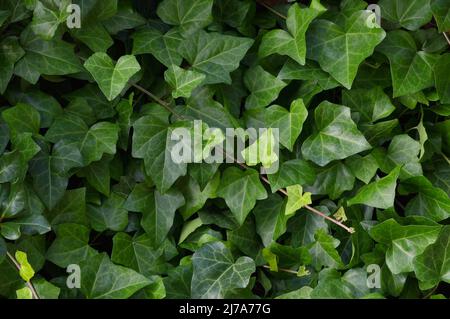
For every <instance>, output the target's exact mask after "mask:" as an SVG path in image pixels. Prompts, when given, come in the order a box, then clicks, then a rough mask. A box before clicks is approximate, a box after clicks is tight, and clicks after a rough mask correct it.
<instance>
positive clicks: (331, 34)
mask: <svg viewBox="0 0 450 319" xmlns="http://www.w3.org/2000/svg"><path fill="white" fill-rule="evenodd" d="M373 16H374V13H373V12H369V11H358V12H355V13H354V14H352V15H351V16H350V17H348V18H346V19H344V20H343V21H340V22H339V23H338V24H336V23H333V22H331V21H328V20H321V19H319V20H316V21H314V22H313V23H312V24H311V27H310V28H309V30H308V33H307V40H306V42H307V43H309V46H308V57H309V58H311V59H312V60H315V61H317V62H319V64H320V66H321V67H322V69H323V70H325V71H326V72H328V73H330V74H331V75H332V76H333V77H334V78H335V79H336V80H337V81H338V82H339V83H341V84H342V85H343V86H345V87H346V88H347V89H350V88H351V87H352V84H353V80H354V79H355V77H356V73H357V72H358V67H359V65H360V64H361V63H362V62H363V61H364V60H365V59H366V58H367V57H369V56H370V55H372V53H373V51H374V49H375V47H376V46H377V45H378V44H380V43H381V41H382V40H383V39H384V37H385V36H386V33H385V32H384V30H383V29H381V27H380V26H378V25H376V24H372V25H371V24H370V23H368V21H371V20H373Z"/></svg>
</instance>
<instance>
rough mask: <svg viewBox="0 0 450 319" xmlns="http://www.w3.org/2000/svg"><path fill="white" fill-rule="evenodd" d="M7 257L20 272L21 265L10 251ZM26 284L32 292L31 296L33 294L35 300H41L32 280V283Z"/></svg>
mask: <svg viewBox="0 0 450 319" xmlns="http://www.w3.org/2000/svg"><path fill="white" fill-rule="evenodd" d="M6 255H7V256H8V258H9V259H10V260H11V262H12V263H13V264H14V266H15V267H16V268H17V270H18V271H20V268H21V266H20V265H19V263H18V262H17V260H16V258H14V256H13V255H11V254H10V253H9V251H8V252H6ZM26 284H27V286H28V288H29V289H30V290H31V294H32V296H33V299H39V296H38V294H37V292H36V289H34V286H33V284H32V283H31V280H30V281H27V282H26Z"/></svg>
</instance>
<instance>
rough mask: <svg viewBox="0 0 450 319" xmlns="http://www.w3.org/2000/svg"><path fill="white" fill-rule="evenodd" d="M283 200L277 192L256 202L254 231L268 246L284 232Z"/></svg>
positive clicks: (285, 216)
mask: <svg viewBox="0 0 450 319" xmlns="http://www.w3.org/2000/svg"><path fill="white" fill-rule="evenodd" d="M285 206H286V203H285V201H284V200H283V199H282V198H281V197H280V196H279V195H277V194H271V195H269V197H268V198H267V199H266V200H263V201H260V202H258V204H257V205H256V207H255V209H254V210H253V215H255V220H256V232H257V233H258V235H259V236H260V237H261V239H262V241H263V243H264V246H265V247H267V246H269V245H270V244H271V243H272V242H274V241H276V240H277V239H278V238H279V237H280V236H281V235H283V234H284V233H285V232H286V229H287V226H286V223H287V220H288V219H289V217H290V216H287V215H286V214H285Z"/></svg>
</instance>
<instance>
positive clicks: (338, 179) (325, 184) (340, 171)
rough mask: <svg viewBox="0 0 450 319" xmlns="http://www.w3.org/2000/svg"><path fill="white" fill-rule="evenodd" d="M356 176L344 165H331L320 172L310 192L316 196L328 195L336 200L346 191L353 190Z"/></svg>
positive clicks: (339, 163) (338, 163)
mask: <svg viewBox="0 0 450 319" xmlns="http://www.w3.org/2000/svg"><path fill="white" fill-rule="evenodd" d="M354 184H355V176H354V175H353V173H352V172H351V171H350V169H349V168H348V167H347V166H346V165H345V164H343V163H341V162H337V163H334V164H330V165H328V166H326V167H324V168H323V169H321V170H319V171H318V174H317V178H316V180H315V182H314V184H313V185H312V186H311V187H310V188H308V190H309V191H310V192H311V193H312V194H314V195H319V194H326V195H329V196H330V198H331V199H336V198H338V197H339V196H341V194H342V193H343V192H345V191H348V190H351V189H353V186H354Z"/></svg>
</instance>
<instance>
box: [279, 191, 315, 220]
mask: <svg viewBox="0 0 450 319" xmlns="http://www.w3.org/2000/svg"><path fill="white" fill-rule="evenodd" d="M286 190H287V193H288V201H287V204H286V210H285V214H286V215H287V216H290V215H293V214H295V212H296V211H298V210H299V209H300V208H303V207H305V206H306V205H310V204H312V199H311V193H303V187H301V186H300V185H293V186H288V187H287V188H286Z"/></svg>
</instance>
